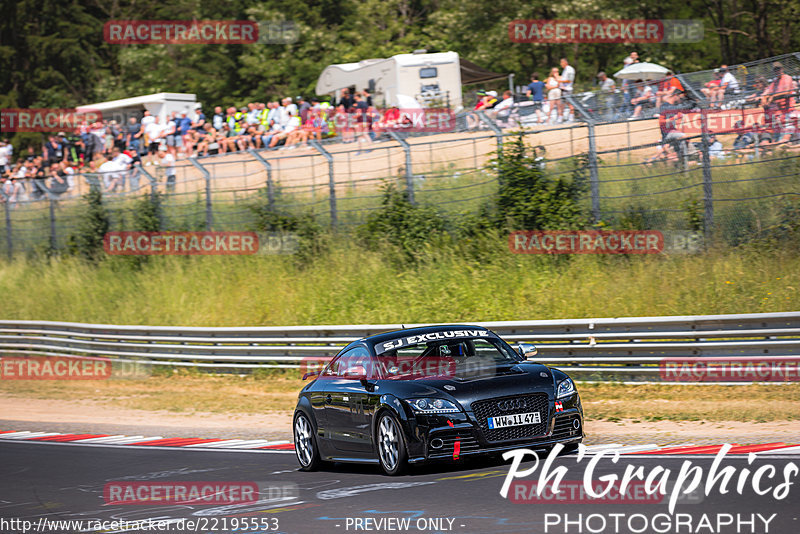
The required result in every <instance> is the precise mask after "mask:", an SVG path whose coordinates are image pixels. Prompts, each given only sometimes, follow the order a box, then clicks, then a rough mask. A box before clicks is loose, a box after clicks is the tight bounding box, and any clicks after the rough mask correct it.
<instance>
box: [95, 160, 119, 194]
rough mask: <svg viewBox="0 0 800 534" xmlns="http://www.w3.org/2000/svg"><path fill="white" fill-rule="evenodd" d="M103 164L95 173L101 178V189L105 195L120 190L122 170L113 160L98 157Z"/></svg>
mask: <svg viewBox="0 0 800 534" xmlns="http://www.w3.org/2000/svg"><path fill="white" fill-rule="evenodd" d="M99 161H102V162H103V163H101V164H100V167H98V169H97V172H99V173H100V176H101V177H102V178H103V187H105V189H106V192H107V193H112V192H114V191H116V190H117V189H118V188H119V189H122V171H123V170H124V169H123V168H122V167H121V166H120V164H119V163H117V162H116V161H114V160H110V159H109V160H107V159H105V158H104V157H103V156H100V157H99Z"/></svg>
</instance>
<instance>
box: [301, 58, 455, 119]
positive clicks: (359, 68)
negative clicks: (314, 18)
mask: <svg viewBox="0 0 800 534" xmlns="http://www.w3.org/2000/svg"><path fill="white" fill-rule="evenodd" d="M344 88H350V89H355V90H356V91H361V90H364V89H367V90H368V91H369V92H370V94H371V95H372V102H373V103H374V104H375V105H376V106H378V107H389V106H398V107H409V102H413V101H412V100H410V99H413V100H416V101H417V102H418V103H419V104H420V105H422V106H424V107H449V108H451V109H454V110H459V109H461V108H462V102H461V62H460V61H459V58H458V54H457V53H456V52H437V53H432V54H428V53H425V52H424V51H417V52H415V53H413V54H398V55H396V56H392V57H390V58H388V59H365V60H363V61H359V62H358V63H341V64H338V65H329V66H328V67H326V68H325V70H323V71H322V74H320V76H319V80H317V87H316V92H317V94H318V95H324V94H332V95H335V96H337V97H338V96H339V92H340V90H341V89H344Z"/></svg>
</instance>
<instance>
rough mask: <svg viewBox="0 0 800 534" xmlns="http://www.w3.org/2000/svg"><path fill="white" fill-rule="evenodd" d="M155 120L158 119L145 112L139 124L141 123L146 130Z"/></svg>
mask: <svg viewBox="0 0 800 534" xmlns="http://www.w3.org/2000/svg"><path fill="white" fill-rule="evenodd" d="M155 120H156V118H155V117H153V116H152V115H150V112H149V111H148V110H144V116H143V117H142V120H141V121H139V122H140V123H141V125H142V128H146V127H147V125H148V124H151V123H153V122H154V121H155Z"/></svg>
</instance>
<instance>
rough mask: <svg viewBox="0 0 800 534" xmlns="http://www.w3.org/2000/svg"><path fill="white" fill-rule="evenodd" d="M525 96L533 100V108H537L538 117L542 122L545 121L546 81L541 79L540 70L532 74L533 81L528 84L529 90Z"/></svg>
mask: <svg viewBox="0 0 800 534" xmlns="http://www.w3.org/2000/svg"><path fill="white" fill-rule="evenodd" d="M525 96H527V97H528V98H530V99H531V100H533V109H534V110H536V118H537V119H538V120H539V122H540V123H543V122H544V113H542V104H543V103H544V82H541V81H539V73H538V72H534V73H533V74H531V83H529V84H528V90H527V91H526V93H525Z"/></svg>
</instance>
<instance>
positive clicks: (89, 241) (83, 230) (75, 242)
mask: <svg viewBox="0 0 800 534" xmlns="http://www.w3.org/2000/svg"><path fill="white" fill-rule="evenodd" d="M83 199H84V201H85V202H86V208H85V210H84V211H83V213H82V214H81V216H80V219H79V220H78V228H77V232H76V233H75V234H72V235H70V236H69V238H68V243H69V250H70V251H71V252H72V253H74V254H78V255H80V256H82V257H83V258H85V259H87V260H91V261H97V260H99V259H100V258H101V257H102V254H103V238H104V237H105V235H106V233H107V232H108V231H109V229H110V227H111V223H110V220H109V216H108V210H107V209H106V207H105V206H104V205H103V194H102V193H101V192H100V188H99V187H91V188H90V189H89V192H88V193H87V194H86V195H84V196H83Z"/></svg>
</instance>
